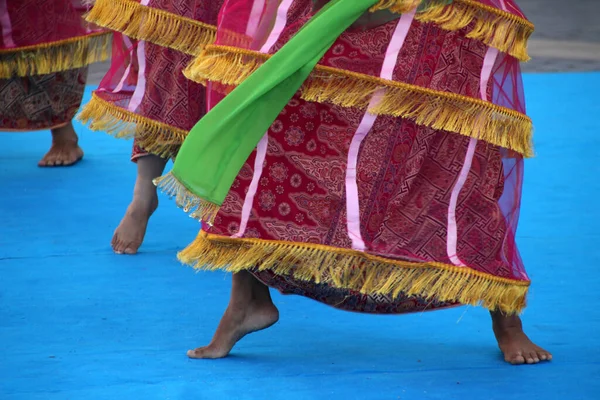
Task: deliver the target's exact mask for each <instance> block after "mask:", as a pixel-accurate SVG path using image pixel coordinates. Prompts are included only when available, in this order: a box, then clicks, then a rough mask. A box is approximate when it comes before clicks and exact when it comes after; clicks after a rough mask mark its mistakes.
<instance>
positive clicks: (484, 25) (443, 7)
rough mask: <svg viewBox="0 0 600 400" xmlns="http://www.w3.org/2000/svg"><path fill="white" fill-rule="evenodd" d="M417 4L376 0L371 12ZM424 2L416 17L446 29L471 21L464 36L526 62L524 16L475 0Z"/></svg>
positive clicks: (527, 33)
mask: <svg viewBox="0 0 600 400" xmlns="http://www.w3.org/2000/svg"><path fill="white" fill-rule="evenodd" d="M419 3H421V1H419V0H380V1H379V3H377V4H376V5H375V6H373V7H372V8H371V11H378V10H386V9H387V10H390V11H392V12H396V13H403V12H407V11H410V10H413V9H414V8H416V7H417V6H418V5H419ZM427 3H428V4H427ZM426 4H427V8H426V9H424V10H419V12H418V13H417V16H416V19H417V20H419V21H421V22H433V23H435V24H437V25H439V26H440V27H441V28H442V29H445V30H448V31H456V30H460V29H463V28H465V27H467V26H469V25H470V24H473V27H472V29H470V31H469V32H468V33H467V37H469V38H471V39H475V40H479V41H481V42H483V43H485V44H486V45H488V46H491V47H494V48H496V49H498V50H500V51H503V52H505V53H508V54H510V55H511V56H513V57H515V58H517V59H519V60H521V61H529V59H530V57H529V55H528V54H527V41H528V40H529V37H530V36H531V34H532V33H533V30H534V25H533V24H532V23H531V22H529V21H527V20H526V19H525V18H522V17H519V16H516V15H514V14H511V13H509V12H506V11H502V10H499V9H497V8H495V7H491V6H487V5H484V4H481V3H480V2H479V1H476V0H453V1H452V3H451V4H448V1H447V0H433V1H429V2H426Z"/></svg>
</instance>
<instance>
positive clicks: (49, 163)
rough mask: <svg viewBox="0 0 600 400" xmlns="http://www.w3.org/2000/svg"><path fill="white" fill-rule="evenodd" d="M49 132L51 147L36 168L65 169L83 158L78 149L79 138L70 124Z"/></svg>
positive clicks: (81, 152) (81, 151) (79, 148)
mask: <svg viewBox="0 0 600 400" xmlns="http://www.w3.org/2000/svg"><path fill="white" fill-rule="evenodd" d="M51 132H52V145H51V147H50V150H48V152H47V153H46V155H44V157H43V158H42V159H41V160H40V162H39V163H38V166H40V167H66V166H69V165H73V164H75V163H76V162H77V161H79V160H81V159H82V158H83V150H81V147H79V138H78V137H77V133H76V132H75V128H74V127H73V124H72V123H71V122H69V123H68V124H66V125H64V126H61V127H60V128H54V129H52V131H51Z"/></svg>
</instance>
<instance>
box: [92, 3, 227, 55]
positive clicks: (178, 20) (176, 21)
mask: <svg viewBox="0 0 600 400" xmlns="http://www.w3.org/2000/svg"><path fill="white" fill-rule="evenodd" d="M86 20H87V21H88V22H91V23H94V24H96V25H98V26H102V27H104V28H108V29H110V30H113V31H117V32H121V33H122V34H124V35H125V36H128V37H130V38H133V39H137V40H145V41H147V42H150V43H154V44H156V45H159V46H162V47H168V48H170V49H174V50H177V51H180V52H182V53H185V54H189V55H196V54H198V53H199V52H200V51H201V50H202V48H203V47H204V46H205V45H206V44H208V43H211V42H213V41H214V40H215V38H216V33H217V28H216V27H215V26H212V25H208V24H205V23H203V22H200V21H196V20H194V19H191V18H187V17H182V16H180V15H177V14H173V13H171V12H168V11H164V10H161V9H158V8H154V7H149V6H144V5H141V4H140V3H138V2H136V1H133V0H97V1H96V3H95V5H94V7H93V8H92V10H91V11H90V12H89V13H88V14H87V15H86Z"/></svg>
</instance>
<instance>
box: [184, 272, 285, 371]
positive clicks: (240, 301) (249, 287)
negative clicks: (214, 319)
mask: <svg viewBox="0 0 600 400" xmlns="http://www.w3.org/2000/svg"><path fill="white" fill-rule="evenodd" d="M278 320H279V311H278V310H277V307H275V305H274V304H273V301H272V300H271V295H270V293H269V288H267V287H266V286H265V285H263V284H262V283H260V282H259V281H257V280H256V278H254V277H253V276H252V275H251V274H250V273H248V272H241V273H237V274H234V276H233V282H232V288H231V299H230V302H229V306H228V307H227V310H226V311H225V314H224V315H223V317H222V318H221V322H220V323H219V326H218V328H217V331H216V332H215V335H214V336H213V339H212V341H211V342H210V344H209V345H208V346H205V347H199V348H197V349H196V350H189V351H188V352H187V355H188V357H190V358H207V359H214V358H223V357H226V356H227V355H228V354H229V353H230V352H231V349H233V346H235V344H236V343H237V342H238V341H239V340H241V339H242V338H243V337H244V336H246V335H247V334H249V333H252V332H257V331H260V330H263V329H266V328H268V327H270V326H272V325H274V324H275V323H276V322H277V321H278Z"/></svg>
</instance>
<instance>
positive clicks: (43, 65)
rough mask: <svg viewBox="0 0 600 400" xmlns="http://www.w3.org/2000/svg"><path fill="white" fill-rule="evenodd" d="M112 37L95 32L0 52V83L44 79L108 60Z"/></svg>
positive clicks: (105, 33) (104, 33)
mask: <svg viewBox="0 0 600 400" xmlns="http://www.w3.org/2000/svg"><path fill="white" fill-rule="evenodd" d="M111 42H112V34H111V33H110V32H108V33H107V32H97V33H91V34H88V35H83V36H77V37H74V38H69V39H65V40H58V41H55V42H49V43H42V44H39V45H34V46H24V47H15V48H11V49H2V50H0V79H9V78H15V77H26V76H32V75H47V74H52V73H56V72H62V71H67V70H71V69H77V68H83V67H86V66H87V65H89V64H92V63H95V62H100V61H106V60H108V58H109V57H110V49H111Z"/></svg>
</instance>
